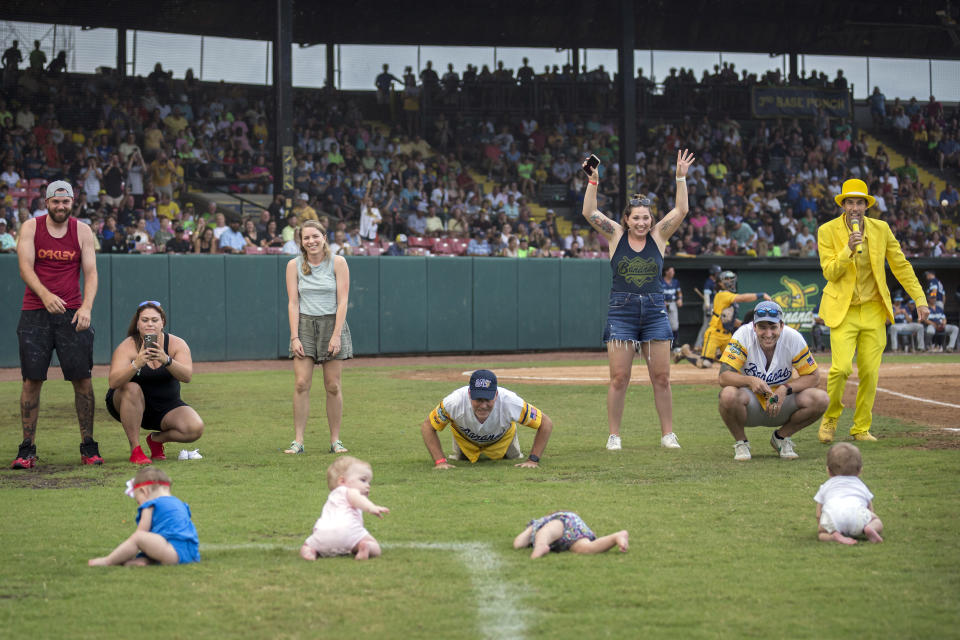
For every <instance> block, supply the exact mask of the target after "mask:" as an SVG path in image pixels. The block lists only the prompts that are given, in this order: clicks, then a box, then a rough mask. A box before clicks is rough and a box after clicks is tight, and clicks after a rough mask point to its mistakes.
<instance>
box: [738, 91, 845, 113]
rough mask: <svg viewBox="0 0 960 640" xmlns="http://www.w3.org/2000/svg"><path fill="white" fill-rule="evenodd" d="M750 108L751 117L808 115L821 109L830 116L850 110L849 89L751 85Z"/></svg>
mask: <svg viewBox="0 0 960 640" xmlns="http://www.w3.org/2000/svg"><path fill="white" fill-rule="evenodd" d="M750 97H751V100H750V107H751V110H752V112H753V117H754V118H812V117H814V116H816V115H817V110H818V109H823V110H824V111H825V112H826V114H827V116H829V117H831V118H849V117H851V114H852V113H853V108H852V105H851V104H850V92H848V91H843V90H841V89H819V88H816V87H753V88H752V89H751V90H750Z"/></svg>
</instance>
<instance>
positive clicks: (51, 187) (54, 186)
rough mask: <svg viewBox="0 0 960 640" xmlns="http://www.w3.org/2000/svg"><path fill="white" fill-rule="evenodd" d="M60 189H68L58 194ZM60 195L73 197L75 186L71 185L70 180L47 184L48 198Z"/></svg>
mask: <svg viewBox="0 0 960 640" xmlns="http://www.w3.org/2000/svg"><path fill="white" fill-rule="evenodd" d="M58 191H66V193H59V194H58V193H57V192H58ZM58 195H59V196H69V197H71V198H72V197H73V187H72V186H70V183H69V182H66V181H64V180H57V181H55V182H51V183H50V184H48V185H47V200H49V199H50V198H54V197H56V196H58Z"/></svg>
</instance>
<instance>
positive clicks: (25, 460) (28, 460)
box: [10, 440, 37, 469]
mask: <svg viewBox="0 0 960 640" xmlns="http://www.w3.org/2000/svg"><path fill="white" fill-rule="evenodd" d="M35 466H37V445H35V444H33V443H32V442H30V441H28V440H24V441H23V442H21V443H20V449H19V451H17V459H16V460H14V461H13V464H11V465H10V468H11V469H33V468H34V467H35Z"/></svg>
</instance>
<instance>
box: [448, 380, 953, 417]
mask: <svg viewBox="0 0 960 640" xmlns="http://www.w3.org/2000/svg"><path fill="white" fill-rule="evenodd" d="M472 373H473V372H472V371H464V372H463V374H462V375H465V376H469V375H471V374H472ZM500 377H501V378H506V379H510V380H544V381H558V382H609V381H610V379H609V378H568V377H557V376H512V375H510V374H509V373H508V372H503V373H501V374H500ZM847 384H859V381H858V380H847ZM877 391H882V392H883V393H889V394H890V395H892V396H897V397H899V398H904V399H906V400H913V401H914V402H925V403H926V404H933V405H936V406H938V407H949V408H951V409H960V404H952V403H950V402H940V401H939V400H930V399H929V398H920V397H917V396H911V395H909V394H906V393H900V392H899V391H892V390H890V389H884V388H883V387H877Z"/></svg>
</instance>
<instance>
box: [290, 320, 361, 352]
mask: <svg viewBox="0 0 960 640" xmlns="http://www.w3.org/2000/svg"><path fill="white" fill-rule="evenodd" d="M336 323H337V316H336V315H333V314H331V315H328V316H308V315H304V314H302V313H301V314H300V326H299V327H298V329H297V332H298V334H299V336H300V344H302V345H303V355H305V356H306V357H308V358H313V361H314V362H315V363H317V364H322V363H324V362H327V361H329V360H349V359H350V358H352V357H353V340H352V338H351V337H350V325H348V324H347V321H346V320H344V321H343V328H342V329H341V330H340V351H339V352H338V353H337V355H335V356H331V355H330V353H329V352H327V345H328V344H329V343H330V338H331V336H333V327H334V326H335V325H336ZM318 345H319V346H318ZM294 355H295V354H294V353H293V349H291V350H290V354H289V357H291V358H292V357H293V356H294Z"/></svg>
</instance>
